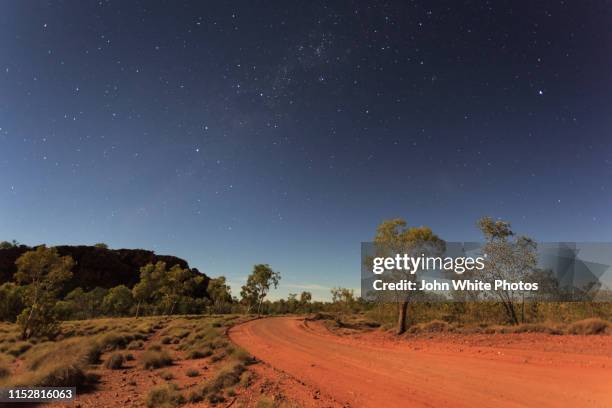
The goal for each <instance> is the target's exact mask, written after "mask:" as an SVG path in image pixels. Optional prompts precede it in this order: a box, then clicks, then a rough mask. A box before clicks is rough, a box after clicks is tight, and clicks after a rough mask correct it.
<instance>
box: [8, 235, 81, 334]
mask: <svg viewBox="0 0 612 408" xmlns="http://www.w3.org/2000/svg"><path fill="white" fill-rule="evenodd" d="M15 264H16V265H17V272H16V273H15V276H14V277H15V280H16V281H17V282H18V283H20V284H21V285H24V286H25V287H26V288H25V291H24V296H23V299H24V304H25V305H26V306H27V307H26V309H24V310H23V311H22V313H21V314H20V315H19V317H18V318H17V322H18V323H19V325H20V326H21V328H22V337H23V338H29V337H32V336H44V335H51V334H53V330H54V329H55V326H56V324H55V321H56V318H55V313H54V311H53V307H54V305H55V302H56V301H57V296H58V294H59V291H60V290H61V288H62V285H63V284H64V282H66V281H67V280H69V279H70V278H71V277H72V272H71V269H72V266H73V265H74V261H73V260H72V258H71V257H69V256H65V257H60V256H59V254H58V252H57V250H56V249H55V248H47V247H45V246H44V245H42V246H40V247H38V248H36V250H34V251H28V252H26V253H24V254H23V255H21V256H20V257H19V258H18V259H17V261H16V262H15Z"/></svg>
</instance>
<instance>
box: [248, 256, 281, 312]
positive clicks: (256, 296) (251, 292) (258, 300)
mask: <svg viewBox="0 0 612 408" xmlns="http://www.w3.org/2000/svg"><path fill="white" fill-rule="evenodd" d="M279 281H280V273H279V272H275V271H273V270H272V268H270V265H268V264H258V265H255V266H254V267H253V272H252V273H251V274H250V275H249V277H248V278H247V283H246V285H244V286H243V287H242V291H241V292H240V296H242V300H243V302H244V303H245V304H246V305H247V307H248V310H247V312H249V311H250V310H251V308H252V307H253V306H255V305H257V313H261V304H262V303H263V300H264V299H265V297H266V295H267V294H268V292H269V291H270V286H273V287H274V288H275V289H276V288H277V287H278V282H279Z"/></svg>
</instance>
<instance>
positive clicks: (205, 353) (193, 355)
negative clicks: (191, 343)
mask: <svg viewBox="0 0 612 408" xmlns="http://www.w3.org/2000/svg"><path fill="white" fill-rule="evenodd" d="M212 354H213V353H212V351H211V350H210V349H204V350H191V351H190V352H189V353H187V358H188V359H190V360H196V359H199V358H205V357H210V356H212Z"/></svg>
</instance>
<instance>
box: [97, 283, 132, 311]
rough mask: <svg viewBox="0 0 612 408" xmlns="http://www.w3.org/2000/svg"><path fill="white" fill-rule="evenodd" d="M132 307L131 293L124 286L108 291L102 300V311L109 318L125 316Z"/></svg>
mask: <svg viewBox="0 0 612 408" xmlns="http://www.w3.org/2000/svg"><path fill="white" fill-rule="evenodd" d="M132 306H134V297H133V296H132V291H131V290H130V289H129V288H128V287H127V286H125V285H119V286H115V287H114V288H112V289H110V290H109V291H108V293H107V294H106V296H104V299H103V300H102V309H103V310H104V311H105V312H106V314H107V315H110V316H126V315H127V314H128V313H129V311H130V309H131V308H132Z"/></svg>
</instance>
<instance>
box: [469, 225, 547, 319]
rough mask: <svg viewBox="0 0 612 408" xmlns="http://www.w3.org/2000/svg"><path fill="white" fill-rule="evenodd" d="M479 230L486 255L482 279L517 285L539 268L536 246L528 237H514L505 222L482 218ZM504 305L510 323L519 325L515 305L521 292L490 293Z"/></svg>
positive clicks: (499, 290) (498, 290)
mask: <svg viewBox="0 0 612 408" xmlns="http://www.w3.org/2000/svg"><path fill="white" fill-rule="evenodd" d="M477 225H478V228H479V229H480V230H481V231H482V233H483V235H484V237H485V244H484V246H483V248H482V252H483V253H484V254H486V257H485V268H484V269H483V270H482V272H481V276H482V277H483V280H485V281H488V282H493V281H494V280H507V281H510V282H518V281H521V280H525V279H526V278H528V277H529V276H531V274H533V273H534V271H535V270H536V266H537V254H536V249H537V245H536V243H535V242H534V241H533V240H532V239H531V238H528V237H525V236H515V235H514V232H512V230H511V228H510V223H508V222H506V221H501V220H498V221H493V219H491V218H490V217H483V218H481V219H480V220H478V222H477ZM490 292H491V294H492V295H493V296H495V297H496V298H497V299H498V300H499V302H500V304H501V305H502V307H503V309H504V312H505V313H506V316H507V317H508V320H509V321H510V323H512V324H518V323H519V319H518V315H517V312H516V305H515V302H516V301H517V300H518V296H519V295H520V293H519V292H518V291H513V290H507V289H497V290H492V291H490Z"/></svg>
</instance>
